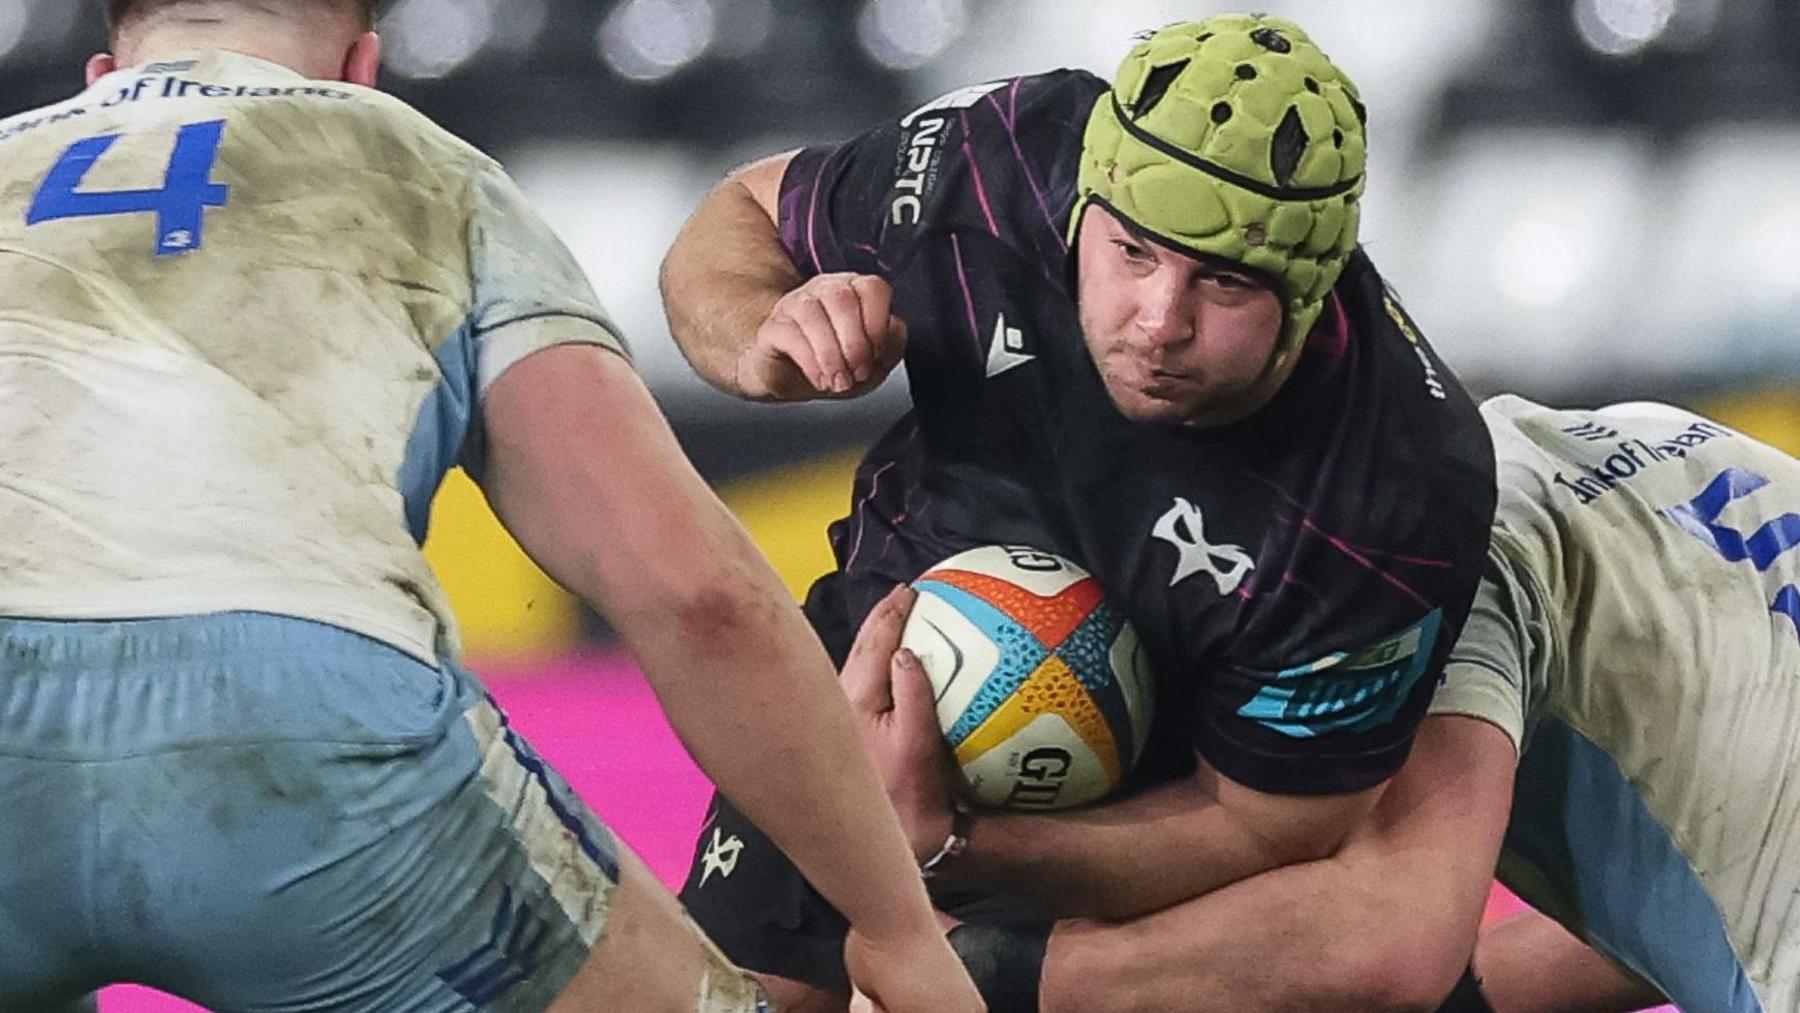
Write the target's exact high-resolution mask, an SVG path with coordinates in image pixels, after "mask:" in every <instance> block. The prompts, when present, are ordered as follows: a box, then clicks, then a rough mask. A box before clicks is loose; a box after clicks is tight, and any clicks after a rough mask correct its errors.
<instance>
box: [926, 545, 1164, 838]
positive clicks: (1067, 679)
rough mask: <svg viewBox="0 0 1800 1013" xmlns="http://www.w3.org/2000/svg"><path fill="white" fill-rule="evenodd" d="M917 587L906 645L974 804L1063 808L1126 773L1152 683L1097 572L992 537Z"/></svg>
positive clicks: (1140, 746)
mask: <svg viewBox="0 0 1800 1013" xmlns="http://www.w3.org/2000/svg"><path fill="white" fill-rule="evenodd" d="M913 588H914V589H915V590H916V591H917V592H918V595H919V597H918V601H917V603H916V604H915V605H914V606H913V610H912V615H911V616H910V617H909V618H908V619H907V622H906V630H905V632H904V633H903V634H902V636H901V641H900V643H901V646H902V647H906V648H909V649H910V650H911V651H912V652H913V653H914V654H916V655H918V657H919V661H920V663H921V664H922V665H924V667H925V672H926V674H927V675H928V676H930V678H931V685H932V691H933V695H934V696H935V697H936V699H937V714H938V726H939V727H940V728H942V729H943V731H944V738H945V739H947V740H948V741H949V743H950V747H951V749H952V750H953V751H954V752H955V754H956V762H957V766H958V767H959V768H961V770H962V775H963V778H964V780H965V781H966V782H967V783H966V785H965V788H964V794H965V795H966V796H967V797H968V798H969V800H970V801H972V802H975V803H977V804H980V805H986V806H1004V807H1009V808H1015V809H1061V808H1065V807H1068V806H1074V805H1081V804H1082V803H1085V802H1092V801H1094V800H1095V799H1097V798H1100V797H1101V796H1102V795H1105V794H1106V793H1107V792H1109V791H1111V790H1112V789H1113V788H1115V787H1117V786H1118V785H1119V783H1120V782H1121V781H1122V780H1124V778H1125V775H1126V774H1127V773H1129V772H1130V770H1131V767H1132V765H1133V764H1135V763H1136V762H1137V759H1138V757H1139V756H1140V755H1141V754H1142V753H1143V750H1144V743H1145V740H1146V739H1147V738H1148V736H1149V733H1150V720H1151V710H1152V701H1153V700H1154V697H1155V682H1154V680H1153V679H1152V677H1151V674H1150V666H1149V663H1148V662H1147V661H1146V660H1145V657H1144V651H1143V648H1142V646H1141V645H1140V644H1139V642H1138V636H1137V632H1136V631H1135V630H1133V629H1132V628H1131V624H1130V623H1127V622H1126V621H1125V618H1124V616H1123V615H1121V614H1120V613H1119V612H1118V611H1117V610H1116V609H1114V608H1113V607H1112V606H1110V605H1108V604H1107V603H1106V601H1105V596H1104V593H1103V592H1102V591H1101V589H1100V583H1099V581H1097V580H1095V579H1094V578H1093V577H1092V576H1091V575H1089V574H1088V572H1087V571H1086V570H1083V569H1082V568H1081V567H1079V566H1076V565H1075V564H1074V563H1072V562H1070V561H1069V560H1067V559H1064V558H1062V557H1061V556H1056V555H1053V554H1051V553H1047V552H1041V551H1038V550H1036V549H1030V548H1025V547H1022V546H1016V545H988V546H983V547H981V548H978V549H970V550H968V551H967V552H960V553H957V554H956V555H954V556H951V557H950V558H949V559H946V560H944V561H943V562H941V563H939V564H938V565H936V566H934V567H932V568H931V569H930V570H927V571H926V572H925V573H924V574H922V575H921V576H920V577H919V579H918V580H916V581H914V582H913Z"/></svg>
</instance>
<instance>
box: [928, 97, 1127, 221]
mask: <svg viewBox="0 0 1800 1013" xmlns="http://www.w3.org/2000/svg"><path fill="white" fill-rule="evenodd" d="M1105 91H1106V83H1105V82H1104V81H1101V80H1100V79H1099V78H1097V77H1095V76H1094V75H1092V74H1090V73H1088V72H1086V71H1082V70H1053V71H1049V72H1046V73H1042V74H1030V75H1026V76H1023V77H1008V78H1001V79H998V80H994V81H988V82H985V83H983V84H977V85H971V86H969V87H966V88H960V89H958V90H956V91H953V92H949V93H947V94H945V95H943V96H940V97H939V98H937V99H935V100H933V101H931V102H928V103H926V104H925V105H923V106H921V107H919V108H918V109H916V110H914V111H913V112H911V113H908V114H907V115H906V116H905V117H903V118H902V119H901V121H900V122H901V128H902V130H903V132H905V134H906V135H907V136H908V137H909V138H911V139H917V138H919V137H920V136H921V135H922V134H927V133H928V132H942V133H944V134H946V135H948V136H950V137H954V138H955V139H956V141H957V142H958V143H956V144H955V145H953V146H949V150H950V152H951V155H952V157H953V158H954V157H957V156H960V157H961V158H962V159H964V160H965V161H967V162H972V163H974V165H973V167H972V171H974V172H978V173H981V174H982V175H983V176H984V177H993V178H994V180H995V182H996V183H997V184H998V185H1000V186H1002V187H1006V186H1008V185H1009V184H1010V183H1011V182H1012V181H1013V180H1014V179H1015V178H1018V177H1024V178H1020V179H1019V180H1018V181H1019V183H1020V187H1021V189H1028V188H1034V189H1035V191H1036V193H1037V195H1040V196H1047V195H1048V194H1056V192H1057V191H1059V190H1068V191H1069V193H1070V194H1072V193H1073V189H1072V188H1073V185H1074V173H1075V169H1076V168H1077V166H1078V158H1079V156H1080V152H1081V143H1082V137H1083V135H1084V134H1085V132H1086V130H1087V121H1088V117H1089V115H1090V114H1091V113H1092V112H1093V108H1094V102H1095V101H1096V100H1097V99H1098V98H1099V96H1100V95H1101V94H1103V93H1104V92H1105Z"/></svg>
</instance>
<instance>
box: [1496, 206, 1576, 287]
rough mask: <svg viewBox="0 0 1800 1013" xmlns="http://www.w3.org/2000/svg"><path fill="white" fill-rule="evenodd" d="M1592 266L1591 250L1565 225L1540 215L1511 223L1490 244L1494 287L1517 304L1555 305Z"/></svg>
mask: <svg viewBox="0 0 1800 1013" xmlns="http://www.w3.org/2000/svg"><path fill="white" fill-rule="evenodd" d="M1592 268H1593V257H1592V251H1589V250H1583V249H1581V244H1580V237H1579V236H1578V235H1576V234H1575V232H1574V230H1572V229H1570V228H1569V227H1568V226H1566V225H1562V224H1559V223H1557V222H1554V221H1549V220H1546V219H1543V218H1526V219H1522V220H1520V221H1516V222H1514V223H1512V225H1510V226H1509V227H1507V229H1506V230H1505V231H1504V232H1502V233H1501V234H1500V239H1499V242H1497V243H1495V244H1494V250H1493V270H1494V287H1495V288H1497V289H1499V290H1500V294H1502V295H1504V296H1506V297H1507V298H1508V299H1510V300H1512V301H1513V302H1514V303H1516V304H1518V305H1520V306H1528V307H1532V308H1545V307H1550V306H1555V305H1557V304H1559V303H1561V302H1562V301H1563V300H1565V299H1567V298H1568V297H1569V296H1570V295H1572V294H1573V293H1574V292H1575V290H1576V288H1577V286H1579V285H1580V284H1581V283H1582V281H1583V280H1584V279H1585V278H1586V276H1587V273H1588V272H1589V271H1590V270H1591V269H1592Z"/></svg>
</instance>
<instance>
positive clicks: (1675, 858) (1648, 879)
mask: <svg viewBox="0 0 1800 1013" xmlns="http://www.w3.org/2000/svg"><path fill="white" fill-rule="evenodd" d="M1513 862H1523V863H1524V864H1525V865H1526V866H1527V868H1528V870H1529V873H1530V874H1531V876H1532V878H1533V879H1539V880H1541V884H1542V885H1544V886H1547V887H1548V888H1549V889H1550V890H1552V891H1554V893H1555V894H1556V895H1558V896H1556V897H1553V898H1544V897H1538V896H1532V894H1534V893H1535V892H1537V888H1534V886H1533V885H1532V884H1528V883H1525V882H1519V881H1517V880H1516V878H1515V877H1514V876H1512V875H1509V874H1508V866H1509V864H1510V863H1513ZM1501 872H1502V876H1501V878H1502V879H1503V880H1506V881H1507V882H1508V885H1509V886H1513V887H1514V889H1515V890H1517V891H1518V892H1519V893H1520V894H1521V895H1522V896H1524V897H1525V899H1526V900H1527V901H1530V902H1531V903H1533V904H1534V905H1538V906H1540V907H1548V908H1550V909H1551V910H1556V909H1558V908H1559V907H1563V908H1572V910H1567V911H1565V912H1563V913H1564V914H1566V915H1568V916H1569V917H1570V918H1571V919H1572V921H1573V922H1574V923H1575V924H1578V925H1580V926H1581V927H1582V928H1583V930H1584V931H1585V934H1586V935H1587V938H1588V941H1589V942H1590V943H1592V944H1593V945H1594V946H1595V948H1596V949H1599V950H1601V951H1602V952H1604V953H1606V954H1607V955H1609V956H1610V957H1612V958H1613V959H1614V960H1616V961H1618V962H1619V963H1621V964H1624V965H1625V966H1627V967H1629V968H1631V969H1632V970H1633V971H1635V972H1637V973H1638V974H1639V975H1640V976H1642V977H1643V978H1644V979H1645V980H1647V981H1649V982H1651V983H1652V984H1654V985H1655V986H1656V987H1657V988H1659V989H1661V990H1662V992H1663V994H1664V995H1666V996H1668V997H1669V999H1670V1001H1672V1002H1674V1003H1675V1004H1676V1005H1677V1006H1679V1007H1681V1008H1682V1009H1685V1010H1709V1011H1719V1013H1761V1011H1762V1008H1763V1007H1762V1003H1761V1002H1759V1001H1758V1000H1757V998H1756V994H1755V993H1754V992H1753V991H1752V990H1751V987H1750V982H1749V979H1748V978H1747V977H1746V976H1745V974H1744V969H1743V967H1742V965H1740V964H1739V963H1738V959H1737V956H1736V954H1735V953H1733V951H1732V949H1731V943H1730V942H1729V940H1728V939H1727V937H1726V935H1725V924H1724V920H1723V918H1722V917H1721V916H1720V914H1719V909H1718V907H1717V905H1716V904H1715V903H1714V902H1713V899H1712V897H1711V896H1710V895H1709V894H1708V893H1707V892H1706V887H1705V886H1704V885H1703V884H1702V883H1701V881H1700V877H1699V876H1697V875H1695V873H1694V869H1693V867H1692V866H1691V865H1690V864H1689V863H1688V861H1687V859H1686V858H1685V857H1683V856H1682V854H1681V853H1680V852H1679V851H1678V850H1676V848H1675V844H1674V842H1673V841H1672V840H1670V838H1669V833H1668V831H1667V830H1666V829H1664V828H1663V825H1662V824H1661V823H1659V822H1657V820H1656V817H1655V816H1653V815H1651V813H1650V810H1649V809H1648V808H1647V807H1646V806H1645V804H1644V800H1643V798H1642V797H1641V796H1639V795H1638V793H1637V791H1636V790H1635V789H1634V788H1632V786H1631V784H1630V782H1628V781H1627V780H1626V779H1625V776H1624V775H1623V774H1621V773H1620V771H1619V767H1618V764H1616V763H1615V762H1614V761H1613V758H1612V757H1611V756H1609V755H1608V754H1607V753H1606V751H1605V750H1603V749H1601V748H1600V747H1599V746H1597V745H1595V744H1594V743H1593V742H1590V741H1589V740H1588V739H1587V738H1586V737H1585V736H1583V735H1582V734H1581V733H1579V732H1577V731H1576V730H1575V729H1573V728H1572V727H1570V726H1569V725H1568V724H1567V723H1565V722H1563V721H1560V720H1557V719H1555V718H1546V719H1544V720H1543V721H1542V722H1540V723H1539V724H1537V725H1536V726H1535V727H1534V729H1533V731H1532V738H1531V743H1530V745H1529V746H1528V747H1527V748H1526V750H1525V755H1524V756H1523V757H1522V758H1521V759H1520V761H1519V774H1518V779H1517V782H1516V785H1515V793H1514V796H1513V809H1512V819H1511V822H1510V823H1509V824H1508V826H1507V831H1506V855H1505V857H1503V859H1502V861H1501ZM1652 969H1654V973H1653V971H1652Z"/></svg>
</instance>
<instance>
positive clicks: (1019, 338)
mask: <svg viewBox="0 0 1800 1013" xmlns="http://www.w3.org/2000/svg"><path fill="white" fill-rule="evenodd" d="M1035 358H1037V356H1035V355H1032V354H1031V353H1030V352H1027V351H1025V332H1024V331H1021V330H1019V329H1018V328H1017V327H1008V326H1006V314H1004V313H1002V314H1000V316H999V317H997V318H996V319H995V320H994V341H993V343H992V344H990V345H989V346H988V360H987V375H988V376H990V377H995V376H999V375H1000V374H1001V373H1004V372H1006V371H1007V370H1009V369H1011V368H1013V367H1014V366H1023V365H1025V364H1026V363H1027V362H1030V361H1031V360H1033V359H1035Z"/></svg>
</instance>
